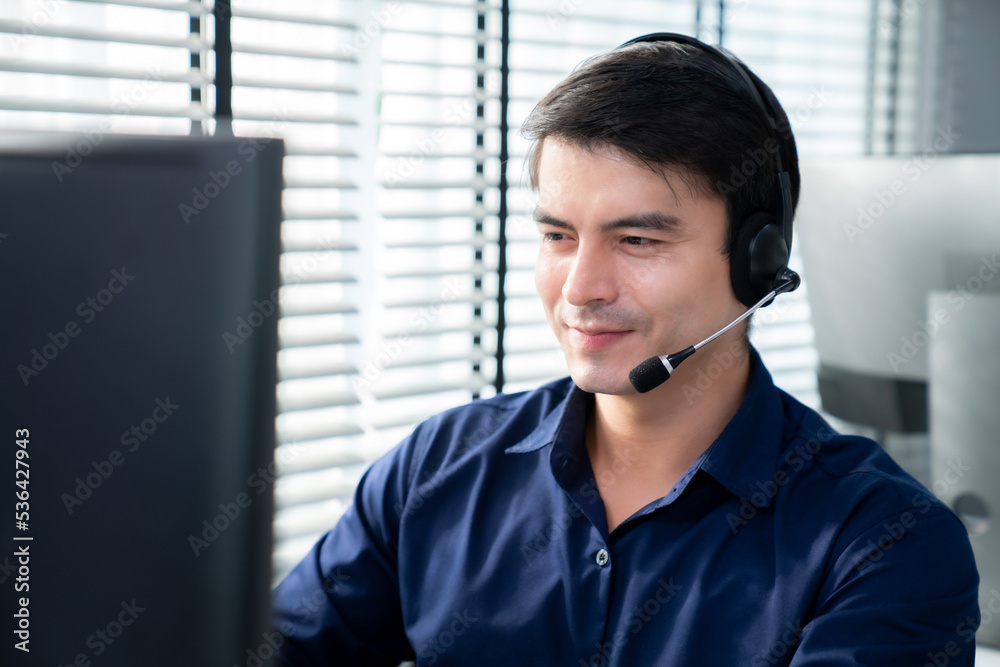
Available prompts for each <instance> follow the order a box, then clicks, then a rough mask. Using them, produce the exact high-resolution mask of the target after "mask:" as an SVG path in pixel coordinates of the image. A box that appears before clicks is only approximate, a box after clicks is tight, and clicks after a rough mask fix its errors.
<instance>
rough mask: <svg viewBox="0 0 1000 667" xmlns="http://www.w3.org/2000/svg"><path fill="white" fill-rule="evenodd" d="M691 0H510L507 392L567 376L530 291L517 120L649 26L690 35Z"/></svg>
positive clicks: (534, 238) (530, 251) (532, 237)
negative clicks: (579, 69)
mask: <svg viewBox="0 0 1000 667" xmlns="http://www.w3.org/2000/svg"><path fill="white" fill-rule="evenodd" d="M696 5H697V3H696V2H693V1H688V0H674V1H669V0H667V1H663V0H660V1H656V2H653V1H642V0H633V1H626V2H616V3H614V4H612V3H596V2H582V1H580V2H574V1H572V0H547V1H545V2H528V1H527V0H514V1H513V2H511V47H510V95H511V101H510V110H509V112H508V120H509V122H510V146H511V156H510V163H509V165H508V167H507V175H508V178H509V180H510V184H511V187H510V194H509V204H510V219H509V221H508V225H507V233H508V237H509V241H508V268H509V272H508V274H507V307H506V315H507V326H506V329H505V335H504V340H505V349H506V356H505V360H504V375H505V377H506V380H507V382H506V383H505V385H504V391H505V392H508V393H509V392H513V391H518V390H522V389H528V388H530V387H534V386H537V385H538V384H540V383H541V382H543V381H545V380H548V379H552V378H556V377H561V376H564V375H566V374H567V370H566V366H565V362H564V360H563V356H562V353H561V351H560V350H559V347H558V344H557V343H556V340H555V337H554V335H553V334H552V331H551V329H550V328H549V325H548V323H547V322H546V319H545V313H544V310H543V308H542V305H541V301H540V300H539V299H538V296H537V293H536V290H535V284H534V265H535V257H536V254H537V251H538V233H537V231H536V229H535V224H534V222H533V220H532V218H531V213H532V210H533V208H534V206H535V204H536V203H537V197H538V196H537V195H536V194H535V193H532V192H531V191H530V188H529V184H528V175H527V168H526V167H525V165H524V158H525V155H526V152H527V149H528V145H529V144H528V142H527V141H525V140H524V139H522V138H521V137H520V136H519V134H518V133H519V131H520V126H521V124H522V123H523V122H524V120H525V119H526V118H527V116H528V114H529V113H530V111H531V109H532V108H533V107H534V105H535V103H537V102H538V101H539V100H540V99H541V98H542V97H543V96H544V95H545V94H546V93H548V91H549V90H551V89H552V88H553V87H554V86H555V85H556V84H557V83H558V82H559V81H561V80H562V79H563V78H564V77H565V76H566V75H567V74H569V73H570V71H572V70H573V69H574V68H575V67H576V66H577V65H578V64H579V63H580V62H581V61H583V60H584V59H586V58H588V57H590V56H592V55H594V54H596V53H598V52H601V51H605V50H608V49H612V48H614V47H616V46H618V45H619V44H621V43H622V42H625V41H627V40H629V39H632V38H633V37H637V36H639V35H643V34H646V33H649V32H661V31H663V32H683V33H687V34H691V33H693V32H694V30H695V24H696V16H697V9H696ZM543 196H544V195H543Z"/></svg>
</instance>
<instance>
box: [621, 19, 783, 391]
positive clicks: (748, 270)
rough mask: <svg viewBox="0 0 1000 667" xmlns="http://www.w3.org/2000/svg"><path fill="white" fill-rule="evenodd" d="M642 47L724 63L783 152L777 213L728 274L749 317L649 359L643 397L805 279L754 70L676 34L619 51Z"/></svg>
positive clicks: (758, 218)
mask: <svg viewBox="0 0 1000 667" xmlns="http://www.w3.org/2000/svg"><path fill="white" fill-rule="evenodd" d="M643 42H672V43H674V44H683V45H687V46H693V47H695V48H697V49H698V50H700V51H701V52H703V53H707V54H709V55H711V56H712V57H714V58H716V60H718V61H719V62H721V63H723V64H724V65H725V66H726V67H727V68H728V69H729V70H731V71H733V72H735V73H736V75H737V76H736V80H737V81H739V82H741V83H742V87H743V88H744V89H745V92H746V93H747V94H748V95H749V96H750V98H751V99H753V101H754V103H755V104H756V105H757V106H758V107H759V108H760V110H761V111H762V112H763V113H764V116H765V117H766V118H767V120H768V123H770V125H771V130H772V131H773V132H774V137H775V140H776V142H777V146H778V150H777V151H775V155H774V158H775V163H776V164H775V166H776V168H777V173H776V175H775V188H776V190H777V191H776V193H775V194H776V197H775V201H776V204H775V211H774V213H771V212H769V211H757V212H755V213H752V214H751V215H750V216H749V217H747V218H746V219H745V220H743V222H742V223H741V224H740V225H739V227H738V229H737V231H736V238H735V239H734V241H733V248H732V253H731V254H730V257H729V275H730V281H731V282H732V285H733V292H734V293H735V294H736V298H737V299H739V301H740V303H742V304H743V305H744V306H747V310H746V312H744V313H743V314H742V315H740V316H739V317H738V318H736V319H735V320H733V321H732V322H730V323H729V324H728V325H726V326H725V327H724V328H722V329H720V330H719V331H716V332H715V333H714V334H712V335H711V336H709V337H708V338H705V339H704V340H702V341H701V342H700V343H696V344H695V345H692V346H690V347H688V348H685V349H683V350H681V351H680V352H675V353H674V354H665V355H662V356H656V357H650V358H649V359H647V360H646V361H644V362H642V363H641V364H639V365H638V366H636V367H635V368H633V369H632V371H631V372H630V373H629V381H630V382H631V383H632V386H633V387H635V389H636V391H638V392H639V393H645V392H647V391H650V390H652V389H654V388H655V387H657V386H659V385H660V384H662V383H663V382H665V381H666V380H667V379H669V378H670V376H671V375H672V374H673V372H674V370H675V368H676V367H677V365H678V364H680V363H681V362H682V361H684V360H685V359H687V358H688V357H690V356H691V355H692V354H694V353H695V352H697V351H698V350H699V349H701V348H702V347H703V346H705V345H707V344H708V343H710V342H712V341H713V340H715V339H716V338H718V337H719V336H721V335H722V334H724V333H726V332H727V331H729V330H730V329H732V328H733V327H735V326H736V325H737V324H739V323H740V322H742V321H743V320H745V319H746V318H748V317H750V315H752V314H753V313H754V312H755V311H756V310H757V309H758V308H762V307H764V306H766V305H768V304H770V303H771V302H772V301H773V300H774V297H775V296H777V295H778V294H781V293H783V292H791V291H792V290H794V289H796V288H797V287H798V286H799V284H800V282H801V279H800V278H799V275H798V274H797V273H795V272H794V271H792V270H791V269H789V268H788V259H789V256H790V253H791V248H792V180H791V177H790V176H789V175H788V172H787V171H785V169H784V167H783V166H782V164H781V145H782V143H781V137H780V136H779V135H780V134H781V133H780V132H779V129H778V121H777V120H776V119H775V117H776V116H777V114H776V113H773V111H774V110H773V109H772V108H771V107H769V106H768V105H767V104H765V103H764V98H765V95H763V94H762V93H761V91H760V89H759V88H758V87H757V84H756V83H754V80H753V79H752V78H751V77H750V74H749V70H748V69H747V67H746V65H744V64H743V63H742V62H741V61H740V60H739V59H738V58H737V57H736V56H734V55H732V54H731V53H729V52H728V51H726V50H724V49H723V48H722V47H721V46H719V47H716V46H711V45H709V44H706V43H704V42H702V41H700V40H697V39H695V38H694V37H689V36H687V35H681V34H679V33H674V32H654V33H651V34H649V35H643V36H641V37H636V38H635V39H632V40H629V41H627V42H625V43H624V44H622V45H621V46H620V47H618V48H623V47H625V46H629V45H630V44H639V43H643Z"/></svg>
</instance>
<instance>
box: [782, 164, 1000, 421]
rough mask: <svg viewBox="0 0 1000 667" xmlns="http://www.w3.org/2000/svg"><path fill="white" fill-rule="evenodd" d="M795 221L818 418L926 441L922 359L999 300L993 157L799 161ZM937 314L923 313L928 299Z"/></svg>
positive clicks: (999, 222)
mask: <svg viewBox="0 0 1000 667" xmlns="http://www.w3.org/2000/svg"><path fill="white" fill-rule="evenodd" d="M801 171H802V195H801V200H800V202H799V207H798V211H797V213H796V218H795V228H796V231H795V234H796V239H797V241H798V243H799V244H800V248H801V253H802V261H803V277H804V280H805V283H806V287H807V289H808V296H809V305H810V309H811V311H812V320H813V324H814V328H815V336H816V348H817V351H818V353H819V359H820V368H819V371H818V379H819V389H820V396H821V399H822V402H823V408H824V410H826V411H827V412H829V413H831V414H833V415H835V416H837V417H840V418H842V419H845V420H847V421H850V422H853V423H856V424H862V425H865V426H870V427H874V428H877V429H882V430H888V431H893V432H898V433H923V432H927V431H928V401H927V382H928V350H929V349H930V347H931V346H930V341H931V340H932V339H933V338H934V336H935V335H936V331H938V330H939V328H940V327H942V326H946V325H947V321H948V318H950V317H951V316H952V314H953V313H957V312H959V311H960V310H961V309H962V307H963V305H964V304H966V303H968V302H969V301H970V300H971V299H973V298H975V296H976V295H978V294H980V293H990V292H997V291H1000V276H998V275H997V273H998V269H997V266H996V257H997V253H998V252H1000V203H998V199H997V188H998V186H1000V156H998V155H988V154H984V155H947V154H937V153H935V152H934V151H928V152H925V153H921V154H919V155H906V156H885V157H858V158H827V159H818V158H817V159H812V160H804V161H803V162H802V165H801ZM934 291H940V292H945V293H946V294H947V300H946V306H947V307H946V308H943V309H941V308H938V309H936V311H935V312H930V311H928V297H929V294H930V293H931V292H934Z"/></svg>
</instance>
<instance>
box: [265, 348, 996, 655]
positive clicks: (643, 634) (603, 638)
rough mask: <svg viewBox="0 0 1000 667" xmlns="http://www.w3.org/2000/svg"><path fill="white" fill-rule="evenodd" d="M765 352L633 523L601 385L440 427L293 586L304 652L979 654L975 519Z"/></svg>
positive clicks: (515, 401) (372, 484)
mask: <svg viewBox="0 0 1000 667" xmlns="http://www.w3.org/2000/svg"><path fill="white" fill-rule="evenodd" d="M752 366H753V370H752V375H751V381H750V385H749V390H748V392H747V395H746V397H745V399H744V400H743V402H742V404H741V406H740V408H739V410H738V412H737V413H736V415H735V416H734V417H733V419H732V421H731V422H730V423H729V424H728V425H727V426H726V428H725V429H724V431H723V432H722V434H721V435H720V436H719V437H718V439H717V440H716V441H715V442H714V443H713V444H712V446H711V447H710V448H709V449H708V450H707V451H706V452H705V453H704V454H703V455H702V456H701V457H700V458H699V459H698V461H697V462H696V463H695V464H694V465H693V466H692V467H691V468H690V469H689V470H688V472H687V473H686V474H685V475H684V476H683V477H682V478H681V479H680V481H678V482H677V484H676V485H675V487H674V488H673V489H672V490H671V491H670V493H669V494H667V496H665V497H663V498H661V499H659V500H657V501H655V502H653V503H650V504H649V505H647V506H646V507H644V508H642V509H641V510H639V511H638V512H636V513H635V514H634V515H632V516H631V517H629V518H628V519H627V520H626V521H624V522H623V523H622V524H621V525H619V526H618V527H617V528H616V529H615V530H614V531H613V532H611V533H610V534H609V533H608V530H607V519H606V515H605V508H604V504H603V502H602V501H601V497H600V495H599V493H598V490H597V489H598V487H597V483H596V481H595V479H594V475H593V472H592V471H591V467H590V463H589V458H588V456H587V452H586V448H585V444H584V427H585V423H586V417H587V414H588V411H589V410H590V409H591V408H592V405H593V396H592V395H590V394H587V393H585V392H583V391H581V390H580V389H579V388H577V387H576V386H575V385H574V384H573V383H572V382H571V381H570V380H569V379H564V380H560V381H557V382H554V383H551V384H548V385H546V386H543V387H541V388H540V389H538V390H535V391H532V392H528V393H522V394H515V395H501V396H497V397H495V398H492V399H489V400H483V401H478V402H475V403H472V404H470V405H467V406H464V407H461V408H457V409H454V410H451V411H448V412H445V413H443V414H441V415H438V416H437V417H434V418H432V419H430V420H428V421H427V422H425V423H423V424H422V425H420V426H419V427H418V428H417V429H416V430H415V431H414V433H413V434H412V435H411V436H410V437H409V438H407V439H406V440H404V441H403V442H402V443H401V444H400V445H399V446H398V447H396V448H395V449H393V450H392V451H390V452H389V453H388V454H387V455H386V456H384V457H383V458H381V459H380V460H379V461H377V462H376V463H375V464H373V465H372V467H371V468H370V469H369V470H368V471H367V473H366V474H365V475H364V477H363V479H362V480H361V483H360V484H359V486H358V489H357V492H356V495H355V499H354V504H353V506H352V507H351V508H350V509H349V510H348V511H347V512H346V513H345V514H344V516H343V517H342V518H341V520H340V521H339V523H338V524H337V525H336V527H334V528H333V530H331V531H330V532H329V533H327V534H326V535H325V536H324V537H323V538H322V539H321V540H320V541H319V543H318V544H317V545H316V546H315V548H314V549H313V550H312V551H311V552H310V553H309V554H308V556H306V558H305V559H304V560H303V561H302V562H301V563H300V564H299V565H298V566H296V568H295V569H294V570H293V571H292V572H291V573H290V574H289V575H288V577H287V578H286V579H285V580H284V581H283V582H282V583H281V584H280V585H279V586H278V588H277V589H276V590H275V594H274V608H275V614H276V617H275V623H276V626H277V628H278V629H279V630H280V632H281V634H282V637H283V641H282V646H281V654H282V657H283V659H284V660H285V661H286V663H287V664H289V665H323V664H331V665H396V664H398V663H399V662H400V661H401V660H406V659H409V660H413V659H415V660H416V662H417V664H418V665H419V666H421V667H423V666H425V665H426V666H430V665H438V666H444V665H467V666H468V665H476V666H489V665H498V666H499V665H503V667H510V665H546V666H552V665H559V666H565V667H581V666H582V667H590V666H592V667H597V666H599V665H600V666H605V667H606V666H610V665H622V666H628V667H646V666H652V665H670V666H673V667H681V666H685V665H690V666H692V667H694V666H698V667H705V666H713V665H720V666H725V667H735V666H743V665H750V666H751V667H756V666H773V665H795V666H797V667H805V666H806V665H810V666H819V665H823V666H825V667H835V666H840V665H843V666H845V667H846V666H848V665H852V666H854V665H871V666H873V667H896V666H911V665H912V666H915V667H920V666H922V665H925V664H926V665H940V664H947V665H949V667H963V666H964V667H971V666H972V665H973V656H974V652H975V642H974V639H975V630H976V628H977V627H978V624H979V611H978V603H977V587H978V582H979V577H978V574H977V572H976V567H975V563H974V560H973V555H972V550H971V548H970V545H969V540H968V536H967V533H966V530H965V528H964V526H963V525H962V523H961V522H960V521H959V520H958V518H957V517H956V516H955V515H954V514H953V513H952V512H951V511H950V510H949V509H948V508H946V507H945V506H944V505H942V504H941V503H940V502H939V501H938V500H937V499H936V498H935V497H934V496H933V495H932V494H931V493H930V492H929V491H928V490H927V489H925V488H924V487H923V486H921V485H920V484H918V483H917V482H916V481H915V480H914V479H912V478H911V477H910V476H909V475H907V474H906V473H905V472H904V471H903V470H901V469H900V468H899V467H898V466H897V465H896V464H895V463H894V462H893V461H892V460H891V459H890V457H889V456H888V455H886V453H885V452H884V451H883V450H882V449H881V448H880V447H879V446H878V445H877V444H876V443H874V442H872V441H870V440H867V439H864V438H859V437H853V436H842V435H838V434H836V433H835V432H834V431H833V430H832V429H831V428H830V427H829V426H828V425H827V424H826V422H824V421H823V420H822V418H821V417H820V416H819V415H817V414H816V413H815V412H814V411H812V410H810V409H809V408H807V407H805V406H803V405H802V404H801V403H799V402H798V401H796V400H795V399H794V398H792V397H790V396H789V395H788V394H786V393H784V392H783V391H781V390H779V389H778V388H776V387H775V386H774V384H773V382H772V380H771V376H770V374H769V373H768V371H767V369H766V368H765V367H764V365H763V364H762V363H761V362H760V358H759V357H758V355H757V354H756V352H754V353H753V354H752ZM629 465H632V462H631V461H629V460H628V458H627V456H625V457H623V458H622V459H620V460H619V461H618V462H617V463H616V464H615V466H612V471H611V472H609V473H605V474H606V475H607V476H608V478H607V479H604V480H602V482H604V483H607V484H613V483H616V477H615V476H616V475H619V474H621V473H623V472H625V471H626V470H627V468H628V466H629ZM621 483H624V482H621ZM942 661H944V662H942Z"/></svg>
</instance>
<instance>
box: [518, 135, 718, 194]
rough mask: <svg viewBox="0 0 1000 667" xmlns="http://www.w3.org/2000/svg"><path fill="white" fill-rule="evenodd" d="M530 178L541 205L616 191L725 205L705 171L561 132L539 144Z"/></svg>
mask: <svg viewBox="0 0 1000 667" xmlns="http://www.w3.org/2000/svg"><path fill="white" fill-rule="evenodd" d="M531 179H532V186H533V187H534V188H535V189H536V190H537V195H538V203H539V206H540V207H541V208H549V207H550V206H553V205H557V204H562V203H567V201H570V202H572V201H580V200H584V201H593V200H595V199H596V200H605V199H608V198H612V197H613V196H614V195H616V194H617V195H618V197H617V199H618V204H619V205H621V204H628V203H633V204H635V205H638V206H643V205H645V206H649V205H652V206H669V207H671V208H676V207H685V206H690V205H699V204H702V203H708V202H711V204H713V205H722V206H723V207H724V206H725V202H724V200H723V199H722V197H721V196H719V194H718V193H717V192H716V191H715V190H714V188H712V187H711V185H710V184H709V183H708V179H707V177H705V176H702V175H700V174H695V173H693V172H691V171H690V170H687V169H684V168H683V167H679V166H675V165H650V164H647V163H644V162H643V161H642V160H641V158H639V157H637V156H634V155H631V154H629V153H626V152H625V151H623V150H621V149H619V148H617V147H615V146H613V145H610V144H603V143H601V144H593V145H589V146H584V145H581V144H579V143H576V142H573V141H570V140H567V139H563V138H561V137H549V138H547V139H545V140H544V142H540V143H539V145H537V146H536V147H535V150H534V152H533V155H532V163H531Z"/></svg>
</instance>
